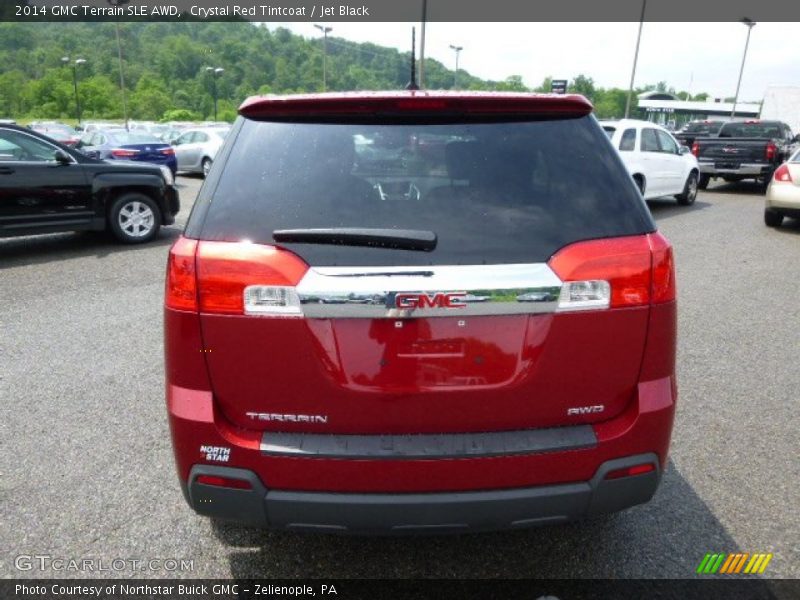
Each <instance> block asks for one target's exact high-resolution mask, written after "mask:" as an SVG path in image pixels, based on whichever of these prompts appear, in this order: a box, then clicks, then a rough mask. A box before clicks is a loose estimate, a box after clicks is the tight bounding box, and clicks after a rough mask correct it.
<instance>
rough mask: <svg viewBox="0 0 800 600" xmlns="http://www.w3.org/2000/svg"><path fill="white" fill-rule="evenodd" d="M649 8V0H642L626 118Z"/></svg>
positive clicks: (629, 112) (626, 105)
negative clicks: (645, 16) (645, 14)
mask: <svg viewBox="0 0 800 600" xmlns="http://www.w3.org/2000/svg"><path fill="white" fill-rule="evenodd" d="M645 10H647V0H642V16H641V17H640V18H639V35H637V36H636V51H635V52H634V54H633V68H632V69H631V83H630V85H629V86H628V99H627V100H626V101H625V118H626V119H627V118H628V117H629V116H630V114H631V97H632V96H633V80H634V79H635V78H636V63H637V62H638V60H639V42H641V41H642V26H643V25H644V12H645Z"/></svg>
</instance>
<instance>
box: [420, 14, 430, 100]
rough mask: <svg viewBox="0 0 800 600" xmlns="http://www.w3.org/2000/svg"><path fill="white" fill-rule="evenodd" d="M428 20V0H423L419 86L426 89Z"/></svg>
mask: <svg viewBox="0 0 800 600" xmlns="http://www.w3.org/2000/svg"><path fill="white" fill-rule="evenodd" d="M427 20H428V0H422V32H421V35H420V38H419V87H420V89H422V90H424V89H425V23H426V22H427Z"/></svg>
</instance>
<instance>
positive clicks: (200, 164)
mask: <svg viewBox="0 0 800 600" xmlns="http://www.w3.org/2000/svg"><path fill="white" fill-rule="evenodd" d="M228 131H230V127H197V128H194V129H187V130H186V131H184V132H183V133H181V135H180V136H179V137H178V139H177V140H175V143H174V144H173V146H174V147H175V158H177V160H178V171H188V172H190V173H202V174H203V177H205V176H206V175H208V172H209V171H210V170H211V164H212V163H213V162H214V157H216V155H217V152H218V151H219V149H220V147H221V146H222V143H223V142H224V141H225V136H226V135H227V134H228Z"/></svg>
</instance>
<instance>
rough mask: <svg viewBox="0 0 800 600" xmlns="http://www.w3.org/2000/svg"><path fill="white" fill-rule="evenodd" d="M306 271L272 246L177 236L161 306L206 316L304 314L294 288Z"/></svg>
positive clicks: (286, 254) (298, 263) (297, 315)
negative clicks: (163, 304)
mask: <svg viewBox="0 0 800 600" xmlns="http://www.w3.org/2000/svg"><path fill="white" fill-rule="evenodd" d="M307 270H308V265H306V263H304V262H303V261H302V260H301V259H300V258H298V257H297V256H295V255H294V254H292V253H291V252H287V251H285V250H280V249H279V248H275V247H274V246H264V245H261V244H253V243H250V242H198V241H197V240H190V239H188V238H184V237H181V238H180V239H178V241H177V242H175V244H174V245H173V246H172V249H171V250H170V252H169V259H168V261H167V284H166V294H165V304H166V306H167V307H168V308H174V309H177V310H190V311H194V312H198V311H199V312H202V313H210V314H224V315H244V314H248V315H262V316H283V317H302V316H303V311H302V307H301V305H300V298H299V296H298V295H297V292H296V291H295V288H294V286H295V285H297V284H298V283H299V282H300V279H302V277H303V275H304V274H305V272H306V271H307Z"/></svg>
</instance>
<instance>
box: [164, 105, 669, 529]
mask: <svg viewBox="0 0 800 600" xmlns="http://www.w3.org/2000/svg"><path fill="white" fill-rule="evenodd" d="M591 110H592V107H591V105H590V104H589V103H588V102H587V101H586V100H585V99H584V98H582V97H580V96H569V95H567V96H552V95H532V94H499V93H446V92H444V93H442V92H435V93H434V92H398V93H393V92H387V93H368V94H367V93H357V94H323V95H307V96H284V97H275V96H270V97H257V98H251V99H249V100H247V101H246V102H245V103H244V104H243V105H242V106H241V108H240V111H239V112H240V117H239V119H238V120H237V122H236V123H235V125H234V126H233V129H232V130H231V132H230V134H229V136H228V138H227V140H226V142H225V145H224V146H223V148H222V149H221V151H220V153H219V154H218V156H217V160H216V161H215V162H214V166H213V168H212V170H211V172H210V173H209V177H208V179H206V181H205V183H204V184H203V187H202V189H201V191H200V193H199V196H198V198H197V201H196V203H195V206H194V210H193V212H192V215H191V217H190V219H189V222H188V225H187V227H186V231H185V232H184V235H183V237H181V238H180V239H179V240H178V241H177V242H176V243H175V244H174V246H173V247H172V249H171V251H170V254H169V261H168V268H167V284H166V307H165V346H166V350H165V352H166V377H167V390H166V394H167V407H168V411H169V419H170V425H171V429H172V438H173V443H174V447H175V456H176V460H177V467H178V475H179V477H180V481H181V484H182V486H183V490H184V493H185V496H186V499H187V501H188V502H189V504H190V505H191V506H192V508H194V510H196V511H197V512H199V513H201V514H204V515H209V516H213V517H219V518H224V519H233V520H237V521H241V522H246V523H252V524H258V525H263V526H268V527H274V528H284V529H292V530H315V531H331V532H339V531H347V532H373V533H381V532H386V533H391V532H414V531H424V532H438V531H467V530H485V529H497V528H515V527H526V526H531V525H537V524H541V523H556V522H561V521H566V520H568V519H573V518H578V517H582V516H585V515H592V514H597V513H604V512H611V511H616V510H620V509H623V508H626V507H629V506H632V505H635V504H639V503H642V502H646V501H647V500H649V499H650V498H651V497H652V496H653V494H654V492H655V490H656V487H657V486H658V483H659V480H660V477H661V473H662V471H663V469H664V467H665V465H666V461H667V451H668V446H669V440H670V433H671V430H672V421H673V415H674V410H675V401H676V385H675V345H676V303H675V275H674V267H673V255H672V249H671V247H670V245H669V243H668V242H667V240H666V239H665V238H664V237H663V236H662V235H661V234H659V233H658V232H657V231H656V227H655V225H654V223H653V221H652V218H651V216H650V213H649V211H648V209H647V207H646V205H645V203H644V202H643V201H642V197H641V195H640V194H639V191H638V190H637V188H636V185H635V184H634V182H633V181H632V180H631V178H630V177H629V175H628V174H627V172H626V170H625V166H624V165H623V164H622V162H621V161H620V159H619V157H618V155H617V154H616V152H615V150H614V148H613V147H612V146H611V145H610V142H609V141H608V138H607V136H606V135H605V133H603V130H602V128H601V127H600V126H599V125H598V123H597V122H596V120H595V119H594V117H593V116H591V114H590V113H591Z"/></svg>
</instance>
